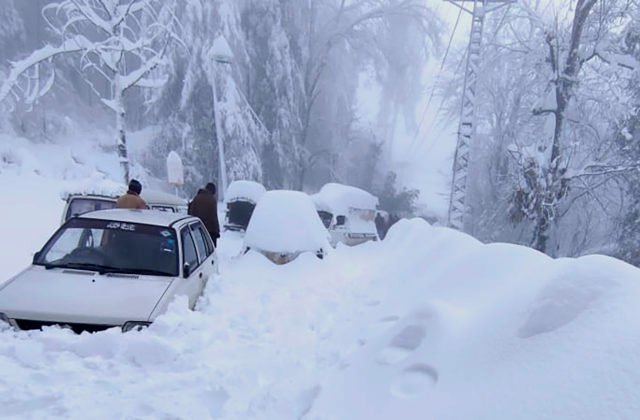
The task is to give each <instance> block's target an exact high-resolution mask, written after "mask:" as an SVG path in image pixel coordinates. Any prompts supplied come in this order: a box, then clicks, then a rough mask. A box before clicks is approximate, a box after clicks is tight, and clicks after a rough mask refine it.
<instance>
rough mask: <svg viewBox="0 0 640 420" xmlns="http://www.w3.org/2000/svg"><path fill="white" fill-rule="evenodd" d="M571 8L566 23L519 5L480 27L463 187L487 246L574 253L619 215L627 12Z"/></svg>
mask: <svg viewBox="0 0 640 420" xmlns="http://www.w3.org/2000/svg"><path fill="white" fill-rule="evenodd" d="M570 6H571V7H570V8H567V10H569V11H570V13H569V15H568V18H567V19H566V20H562V19H561V18H560V17H557V16H549V15H548V14H545V13H544V12H543V11H542V10H544V9H542V8H540V9H539V10H537V9H534V8H533V7H529V5H528V4H527V3H521V4H519V5H518V6H512V7H511V9H509V10H508V11H506V12H505V13H496V14H495V16H493V17H492V18H491V20H489V21H488V22H487V31H486V32H485V39H484V47H483V48H484V51H485V53H484V54H483V57H484V60H485V61H484V63H483V68H482V71H481V72H480V74H481V76H480V80H479V90H478V102H479V103H480V104H481V106H479V107H478V134H477V136H476V142H475V144H474V145H473V160H472V163H471V167H470V171H471V172H472V176H471V177H470V179H471V180H472V181H471V184H470V186H469V205H470V207H471V208H470V210H471V215H472V219H473V220H472V223H471V225H472V226H473V233H474V234H477V235H479V236H480V237H482V238H483V239H485V240H507V241H514V242H521V243H527V244H530V245H532V246H534V247H535V248H537V249H539V250H541V251H544V252H548V253H550V254H558V253H562V254H574V253H578V252H580V251H581V250H583V249H584V248H586V247H591V246H596V244H595V242H596V241H595V239H594V238H595V236H596V232H598V233H597V235H604V231H605V230H606V226H605V224H603V223H602V222H601V221H602V220H603V219H606V218H607V217H608V218H611V213H615V212H617V211H618V210H617V209H618V208H619V205H620V203H619V200H617V199H616V197H615V191H617V192H618V193H619V191H620V189H619V187H617V188H615V190H614V185H611V184H610V182H614V180H612V178H611V174H612V173H613V172H612V171H610V170H609V169H611V168H612V167H613V166H615V165H616V164H615V160H612V158H613V156H612V153H611V152H610V150H611V144H612V132H611V125H612V122H613V121H616V120H617V119H618V118H619V117H620V116H621V115H624V114H625V112H626V110H625V108H627V105H626V104H627V103H628V101H627V96H628V95H627V94H626V93H625V90H624V88H623V86H624V83H625V82H624V80H625V79H626V78H628V77H629V75H630V74H631V71H630V68H631V67H634V65H635V64H634V63H633V61H634V60H630V59H629V57H628V56H627V55H625V54H623V51H622V46H623V45H622V42H621V38H620V31H619V30H618V28H620V25H621V24H622V23H623V22H625V20H628V17H629V14H628V12H629V9H628V8H627V6H628V5H627V4H626V3H624V2H623V1H619V2H611V3H607V4H606V5H603V7H594V4H592V3H591V2H585V1H578V2H577V3H575V4H574V3H571V4H570ZM604 6H606V7H604ZM456 64H457V63H456ZM455 84H456V85H458V84H457V83H455ZM451 92H455V90H450V91H449V93H450V94H451ZM452 109H456V108H452ZM618 195H619V194H618ZM505 215H508V218H507V217H505ZM509 222H511V223H509ZM591 222H593V223H591ZM588 225H596V226H597V228H595V229H590V232H587V231H586V228H585V226H588Z"/></svg>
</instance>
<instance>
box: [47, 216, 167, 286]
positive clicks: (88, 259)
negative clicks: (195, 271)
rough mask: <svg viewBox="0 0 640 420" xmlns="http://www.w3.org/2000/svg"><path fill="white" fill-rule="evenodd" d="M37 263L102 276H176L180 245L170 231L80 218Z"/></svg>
mask: <svg viewBox="0 0 640 420" xmlns="http://www.w3.org/2000/svg"><path fill="white" fill-rule="evenodd" d="M35 264H37V265H44V266H46V267H47V268H56V267H60V268H77V269H89V270H96V271H99V272H102V273H129V274H149V275H160V276H176V275H177V274H178V245H177V241H176V235H175V232H174V231H173V229H170V228H166V227H159V226H150V225H144V224H136V223H123V222H118V221H108V220H93V219H84V218H77V219H72V220H70V221H69V222H67V224H65V225H64V226H63V227H62V228H61V229H60V230H59V231H58V232H57V233H56V235H55V236H54V237H53V238H52V239H51V240H50V241H49V242H48V243H47V245H46V246H45V248H44V249H43V250H42V252H41V253H40V254H39V256H38V257H37V259H36V261H35Z"/></svg>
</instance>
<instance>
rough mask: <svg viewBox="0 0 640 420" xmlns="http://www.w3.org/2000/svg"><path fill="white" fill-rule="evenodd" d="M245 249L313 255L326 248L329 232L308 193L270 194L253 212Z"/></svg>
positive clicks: (265, 196) (261, 200) (272, 192)
mask: <svg viewBox="0 0 640 420" xmlns="http://www.w3.org/2000/svg"><path fill="white" fill-rule="evenodd" d="M245 246H246V247H250V248H253V249H259V250H262V251H272V252H292V253H293V252H300V251H312V252H315V251H317V250H319V249H324V250H327V249H329V233H328V232H327V230H326V229H325V227H324V225H323V224H322V221H321V220H320V218H319V217H318V213H317V212H316V209H315V207H314V205H313V202H312V201H311V199H310V198H309V196H308V195H307V194H305V193H302V192H298V191H269V192H267V193H265V194H264V195H263V196H262V198H261V199H260V202H259V203H258V205H257V206H256V208H255V210H254V211H253V215H252V216H251V221H250V222H249V226H247V233H246V235H245Z"/></svg>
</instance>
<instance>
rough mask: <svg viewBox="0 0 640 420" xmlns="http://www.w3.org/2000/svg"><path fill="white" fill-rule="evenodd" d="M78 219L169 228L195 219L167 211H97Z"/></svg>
mask: <svg viewBox="0 0 640 420" xmlns="http://www.w3.org/2000/svg"><path fill="white" fill-rule="evenodd" d="M78 217H80V218H83V219H98V220H113V221H118V222H125V223H140V224H144V225H152V226H164V227H170V226H172V225H173V224H175V223H177V222H180V221H182V220H188V219H195V218H194V217H193V216H188V215H186V214H180V213H173V212H168V211H158V210H130V209H110V210H98V211H92V212H89V213H84V214H83V215H81V216H78Z"/></svg>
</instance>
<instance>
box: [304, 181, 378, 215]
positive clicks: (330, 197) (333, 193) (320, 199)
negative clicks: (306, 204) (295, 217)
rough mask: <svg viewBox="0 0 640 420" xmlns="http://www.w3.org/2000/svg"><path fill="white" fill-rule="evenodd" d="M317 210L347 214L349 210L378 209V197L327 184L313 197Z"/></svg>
mask: <svg viewBox="0 0 640 420" xmlns="http://www.w3.org/2000/svg"><path fill="white" fill-rule="evenodd" d="M313 200H314V202H315V203H316V206H317V208H318V210H326V209H331V212H332V213H334V214H345V215H346V214H347V213H348V210H349V208H356V209H372V210H375V209H376V207H378V197H376V196H375V195H373V194H370V193H368V192H367V191H365V190H362V189H360V188H356V187H352V186H350V185H343V184H337V183H329V184H326V185H325V186H324V187H322V188H321V189H320V191H319V192H318V193H317V194H314V195H313Z"/></svg>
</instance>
